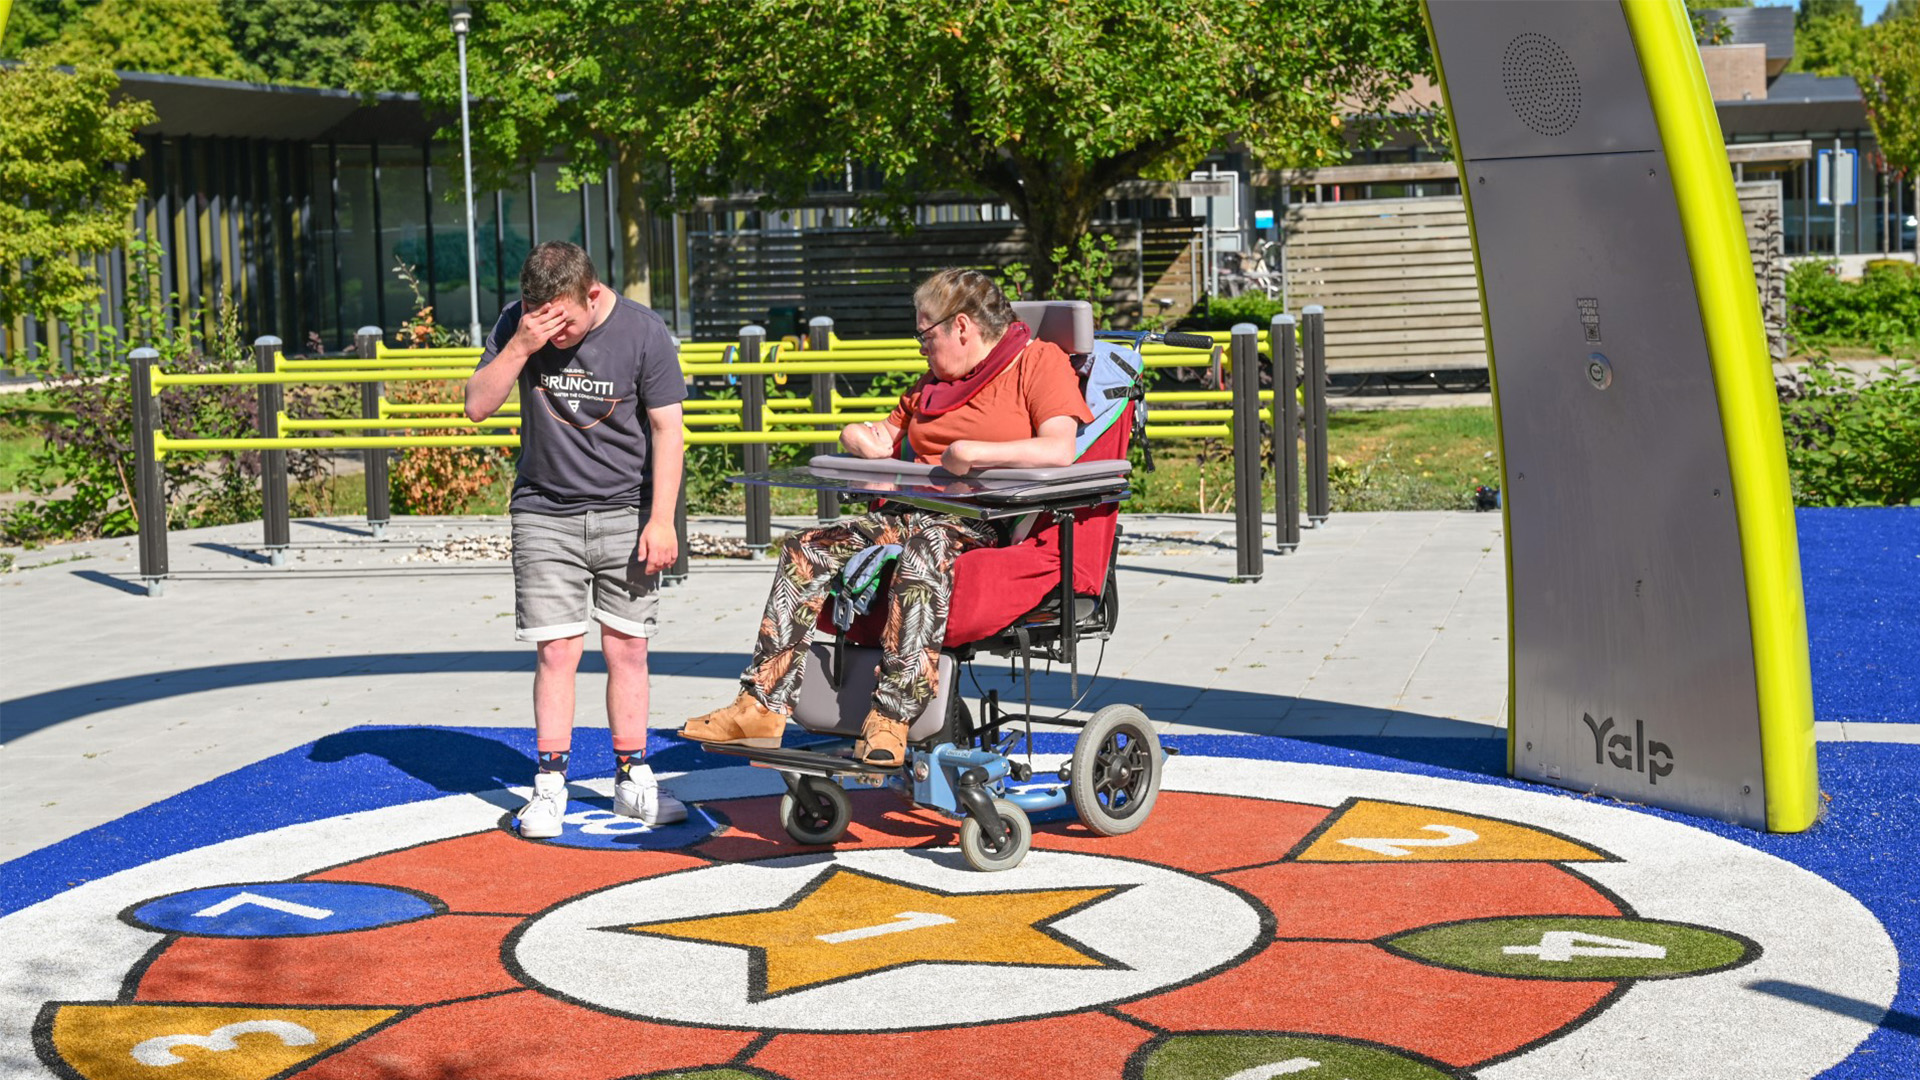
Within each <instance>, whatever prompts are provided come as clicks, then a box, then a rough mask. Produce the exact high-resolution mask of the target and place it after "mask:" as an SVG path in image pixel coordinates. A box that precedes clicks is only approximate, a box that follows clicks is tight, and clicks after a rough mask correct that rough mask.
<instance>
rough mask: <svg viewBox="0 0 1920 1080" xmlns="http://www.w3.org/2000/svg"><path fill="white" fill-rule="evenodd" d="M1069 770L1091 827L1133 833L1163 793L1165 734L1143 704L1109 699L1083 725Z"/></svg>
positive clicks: (1077, 806)
mask: <svg viewBox="0 0 1920 1080" xmlns="http://www.w3.org/2000/svg"><path fill="white" fill-rule="evenodd" d="M1063 771H1064V772H1065V773H1066V776H1067V793H1068V795H1069V796H1070V797H1071V798H1072V800H1073V808H1074V810H1075V811H1076V812H1077V813H1079V815H1080V820H1081V821H1083V822H1085V823H1086V826H1087V828H1089V829H1092V830H1093V831H1094V832H1096V833H1099V834H1100V835H1101V836H1119V835H1120V834H1121V833H1130V832H1132V831H1133V830H1135V829H1137V828H1139V827H1140V826H1141V825H1142V824H1143V823H1144V822H1145V821H1146V820H1147V813H1148V812H1149V811H1151V810H1152V809H1153V801H1154V800H1155V799H1156V798H1158V797H1159V795H1160V736H1158V735H1156V734H1154V731H1153V723H1152V722H1151V721H1149V720H1148V719H1147V714H1145V713H1143V712H1141V711H1140V710H1139V709H1136V708H1134V707H1133V706H1131V705H1109V706H1107V707H1106V708H1104V709H1101V710H1100V711H1099V712H1098V713H1095V714H1094V717H1093V719H1092V720H1089V721H1088V722H1087V726H1086V727H1085V728H1083V729H1081V731H1080V738H1079V740H1078V741H1077V742H1075V743H1074V744H1073V760H1072V761H1071V762H1069V763H1068V767H1067V768H1066V769H1065V770H1063Z"/></svg>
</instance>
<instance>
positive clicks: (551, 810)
mask: <svg viewBox="0 0 1920 1080" xmlns="http://www.w3.org/2000/svg"><path fill="white" fill-rule="evenodd" d="M566 813H567V776H566V774H565V773H557V772H543V773H535V774H534V775H533V798H532V799H531V800H529V801H528V802H527V805H525V806H523V807H521V808H520V814H519V817H520V835H521V836H524V837H526V838H527V839H529V840H549V839H552V838H553V837H556V836H559V835H560V819H561V818H563V817H565V816H566Z"/></svg>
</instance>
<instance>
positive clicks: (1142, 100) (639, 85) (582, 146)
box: [374, 0, 1430, 294]
mask: <svg viewBox="0 0 1920 1080" xmlns="http://www.w3.org/2000/svg"><path fill="white" fill-rule="evenodd" d="M374 19H375V22H376V48H375V51H376V53H377V54H378V55H380V56H382V57H383V58H385V59H386V60H387V61H388V67H387V75H388V77H387V79H386V80H384V81H389V82H392V81H403V82H404V83H405V84H406V85H407V86H408V87H409V88H412V89H417V90H418V91H419V92H420V93H421V94H422V96H423V98H425V99H426V100H428V101H430V102H432V103H435V104H441V105H453V104H455V103H456V102H457V89H456V87H457V83H456V82H455V71H454V60H453V52H452V50H451V49H449V48H448V47H447V44H448V37H449V35H448V32H447V29H446V25H447V24H446V9H445V8H444V7H442V6H440V5H438V4H433V3H424V2H422V3H414V4H406V5H387V6H383V7H381V8H379V9H377V11H376V12H375V13H374ZM470 55H471V59H470V68H471V70H472V73H473V95H474V98H475V101H476V105H475V108H476V111H477V115H476V118H475V123H474V130H475V132H476V134H477V135H478V136H479V149H480V151H481V152H483V153H484V155H485V156H486V157H487V158H489V159H490V161H491V162H493V163H494V164H495V165H496V166H498V165H501V164H508V163H521V162H524V161H526V160H527V159H529V158H532V157H535V156H538V155H540V154H543V153H547V152H550V151H553V150H559V149H563V150H565V151H567V154H568V157H569V160H570V162H571V163H572V165H573V167H574V168H575V169H576V170H578V171H579V172H580V173H582V174H586V175H592V174H594V173H596V172H597V171H598V170H599V169H601V168H603V167H604V165H605V163H606V161H607V154H608V150H609V147H610V146H611V147H612V148H613V150H614V152H615V153H617V154H619V155H621V156H622V157H623V158H625V159H626V160H628V161H633V160H644V161H645V163H646V169H645V172H644V174H642V176H641V179H642V180H644V182H645V183H646V184H647V186H648V190H649V191H650V193H651V194H652V195H653V196H654V197H655V198H656V199H674V200H685V199H688V198H690V197H693V196H697V195H704V194H726V193H730V192H732V191H735V190H738V189H740V188H743V187H744V188H747V189H750V190H756V191H759V192H763V193H764V195H765V199H766V201H767V202H769V203H770V204H777V203H788V204H791V203H792V202H794V201H797V200H798V199H800V198H801V197H802V196H803V195H805V194H806V193H807V191H808V190H809V189H810V188H811V187H813V186H815V185H821V184H831V185H833V187H834V188H835V189H838V188H841V187H842V186H844V180H845V177H846V174H847V171H848V169H849V168H850V167H852V166H856V165H857V166H858V167H860V168H861V169H862V170H863V174H864V175H869V176H872V177H874V178H875V180H876V183H877V191H876V192H874V193H872V194H871V197H870V198H869V199H868V200H867V202H866V208H867V209H868V210H869V211H871V212H872V213H873V214H874V215H876V216H877V217H881V218H887V217H892V218H894V219H896V220H897V219H898V215H899V213H900V211H901V210H902V209H903V208H904V207H906V206H907V205H909V204H910V202H911V201H912V200H913V199H914V198H915V197H916V196H917V195H920V194H923V193H925V192H926V191H929V190H938V189H953V188H959V189H966V190H969V191H973V192H986V193H991V194H992V195H993V196H997V197H999V198H1001V199H1004V200H1005V201H1006V202H1007V203H1008V204H1009V205H1010V206H1011V207H1012V208H1013V210H1014V212H1015V213H1016V214H1017V215H1018V216H1019V217H1020V219H1021V220H1022V222H1023V223H1024V224H1025V225H1026V227H1027V229H1028V233H1029V236H1030V237H1031V241H1032V251H1033V254H1032V258H1031V261H1030V265H1031V269H1032V272H1033V278H1034V284H1035V286H1036V287H1037V288H1038V290H1039V291H1040V292H1041V293H1042V294H1044V293H1045V292H1046V291H1047V289H1048V287H1049V285H1050V284H1051V282H1052V279H1053V276H1054V272H1055V265H1054V261H1053V252H1054V251H1055V250H1057V249H1062V248H1071V247H1072V246H1073V245H1074V244H1075V243H1076V242H1077V241H1078V238H1079V237H1080V236H1082V235H1084V234H1085V233H1086V231H1087V226H1088V224H1089V222H1090V221H1091V219H1092V216H1093V214H1094V212H1095V210H1096V209H1097V208H1098V206H1099V204H1100V202H1101V201H1102V199H1103V198H1104V197H1105V195H1106V193H1107V191H1108V190H1109V189H1110V188H1111V186H1112V185H1113V184H1114V183H1115V182H1117V181H1120V180H1123V179H1127V178H1130V177H1133V176H1138V175H1145V176H1160V177H1170V176H1175V175H1180V174H1182V173H1183V172H1184V171H1185V170H1186V169H1187V168H1189V167H1191V166H1192V165H1193V164H1194V163H1196V162H1197V161H1199V160H1200V158H1201V157H1203V156H1204V155H1205V154H1206V153H1208V152H1209V151H1213V150H1218V149H1221V148H1224V147H1227V146H1229V145H1234V144H1239V145H1244V146H1245V147H1246V148H1247V149H1248V150H1249V151H1250V152H1251V154H1252V156H1253V157H1254V159H1255V160H1256V161H1257V162H1258V163H1260V164H1262V165H1267V166H1293V165H1312V164H1333V163H1335V162H1338V161H1340V160H1342V159H1344V158H1345V157H1346V155H1347V153H1348V147H1349V145H1350V144H1351V143H1352V142H1354V141H1360V142H1365V141H1366V140H1367V139H1368V138H1369V137H1370V136H1371V135H1373V134H1376V133H1377V132H1378V131H1379V128H1378V127H1377V126H1376V125H1377V122H1378V121H1377V118H1378V117H1379V114H1380V113H1381V112H1382V111H1383V110H1384V107H1385V105H1386V103H1387V102H1388V100H1389V99H1390V98H1391V97H1392V96H1393V95H1394V94H1395V93H1396V92H1398V91H1400V90H1402V89H1405V88H1406V87H1407V86H1408V85H1409V82H1410V75H1411V73H1414V72H1420V71H1425V70H1427V69H1428V67H1429V65H1430V60H1429V58H1428V56H1427V49H1426V37H1425V33H1424V31H1423V30H1422V28H1421V23H1420V16H1419V12H1418V10H1417V8H1416V7H1415V5H1414V4H1413V3H1412V2H1411V0H1267V2H1259V3H1253V2H1248V0H1097V2H1096V0H1085V2H1078V3H1072V4H1064V3H1051V4H1036V3H1030V2H1024V0H985V2H981V3H975V4H960V3H924V4H899V3H892V2H888V0H842V2H839V3H834V4H818V3H812V2H805V0H741V2H738V3H732V4H715V3H711V2H709V0H653V2H650V3H645V4H631V3H623V2H616V0H567V2H565V3H540V2H515V0H493V2H490V3H481V4H476V5H475V14H474V24H473V32H472V39H471V44H470Z"/></svg>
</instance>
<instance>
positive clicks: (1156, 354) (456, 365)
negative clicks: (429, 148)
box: [153, 331, 1273, 455]
mask: <svg viewBox="0 0 1920 1080" xmlns="http://www.w3.org/2000/svg"><path fill="white" fill-rule="evenodd" d="M1207 336H1210V337H1212V338H1213V339H1214V340H1215V341H1216V342H1218V343H1221V344H1222V345H1224V343H1225V341H1226V340H1227V339H1228V338H1229V336H1230V335H1229V334H1228V333H1227V332H1226V331H1214V332H1211V333H1210V334H1208V335H1207ZM1266 336H1267V335H1266V332H1265V331H1262V332H1261V338H1262V340H1263V341H1264V340H1265V338H1266ZM832 342H833V343H832V345H831V346H830V347H829V348H827V349H825V350H812V351H803V350H791V349H789V350H785V354H786V356H787V357H789V358H785V359H783V358H782V352H783V350H782V347H781V343H779V342H777V341H776V342H769V343H768V344H767V358H766V359H764V360H761V361H758V362H755V363H751V364H746V363H736V362H732V361H733V357H734V356H736V355H738V348H737V346H736V345H734V344H732V343H719V342H700V343H688V344H684V345H682V346H681V350H680V360H681V365H680V366H681V370H682V372H683V373H685V374H686V375H687V376H688V377H690V378H695V377H697V378H725V377H728V376H735V377H737V376H755V375H772V376H775V379H776V382H783V381H784V377H785V376H788V375H814V374H831V375H874V374H886V373H891V372H916V371H921V370H924V369H925V364H926V359H925V357H924V356H922V355H921V353H920V348H919V345H918V344H917V343H916V342H914V341H913V339H911V338H899V339H872V340H865V341H842V340H840V339H837V338H835V339H832ZM1141 354H1142V361H1143V363H1144V365H1145V366H1146V367H1149V368H1164V367H1205V366H1209V365H1211V364H1212V363H1213V362H1215V359H1216V357H1217V358H1218V361H1219V362H1220V364H1221V365H1222V367H1223V368H1227V367H1228V366H1229V365H1228V363H1227V358H1226V356H1225V355H1224V348H1223V349H1221V350H1218V351H1217V352H1216V354H1214V355H1208V354H1203V353H1199V352H1196V351H1195V350H1192V349H1179V348H1174V347H1172V346H1165V345H1148V346H1145V347H1144V348H1143V349H1142V350H1141ZM480 355H481V350H479V349H478V348H471V347H468V348H439V349H389V348H388V347H387V346H386V345H385V344H384V343H382V344H381V345H379V346H378V347H377V349H376V351H375V354H374V356H373V357H370V358H366V357H361V358H354V357H348V358H334V359H318V360H313V359H297V358H289V357H286V356H283V355H279V354H276V355H275V356H274V370H273V371H271V372H231V373H191V374H190V373H174V372H166V371H160V370H155V371H154V372H153V391H154V393H155V394H158V393H159V392H160V391H161V389H163V388H165V387H169V386H247V385H263V384H289V383H312V384H326V383H368V382H401V381H443V382H445V381H453V380H464V379H466V378H468V377H469V376H471V374H472V372H473V365H474V363H475V362H476V361H477V360H478V359H479V357H480ZM1260 399H1261V401H1262V402H1263V403H1265V404H1268V405H1270V404H1271V402H1272V399H1273V394H1272V392H1271V391H1263V392H1262V393H1261V394H1260ZM1231 400H1232V394H1231V393H1230V392H1229V391H1225V390H1212V391H1190V390H1187V391H1167V392H1152V393H1149V394H1147V395H1146V402H1147V405H1148V407H1149V410H1150V411H1149V416H1150V422H1149V423H1148V424H1147V426H1146V436H1147V438H1149V439H1203V438H1230V437H1231V436H1232V427H1231V421H1232V418H1233V410H1232V409H1230V408H1228V409H1207V408H1191V407H1188V408H1177V407H1174V406H1195V405H1210V404H1211V405H1224V404H1227V403H1228V402H1230V401H1231ZM896 401H897V398H894V397H891V396H886V395H878V396H876V395H864V396H855V395H842V394H840V393H839V392H837V391H835V392H834V393H833V396H832V402H833V408H832V410H831V411H829V412H820V411H817V410H816V409H815V407H814V405H813V402H812V400H811V399H810V398H801V397H795V398H774V399H771V400H769V401H767V402H765V403H764V405H763V407H762V410H761V423H760V426H761V428H762V429H763V430H760V431H746V430H726V429H737V428H738V427H739V425H740V423H741V415H740V414H741V410H742V408H743V405H742V403H741V402H740V401H738V400H729V399H703V400H689V401H687V402H685V403H684V408H685V412H686V415H685V419H684V428H685V431H686V438H687V442H688V444H689V445H694V446H699V445H742V444H781V443H788V444H811V443H822V442H837V441H838V440H839V437H840V429H841V428H843V427H845V426H846V425H847V424H851V423H858V422H863V421H869V420H883V419H885V418H886V417H887V416H888V415H889V414H890V413H891V411H892V408H893V406H894V404H895V403H896ZM519 411H520V407H519V406H518V405H517V404H515V403H508V404H506V405H504V406H502V408H501V409H500V410H499V413H500V414H501V415H496V416H493V417H489V418H488V419H485V420H481V421H478V422H475V421H472V420H469V419H467V418H466V417H465V416H463V415H461V406H460V404H459V403H458V402H419V403H415V402H407V403H403V402H392V401H388V400H387V399H385V398H384V397H382V398H380V399H379V401H378V416H375V417H356V418H352V419H339V420H327V419H305V418H294V417H290V416H287V415H286V414H285V413H284V412H283V413H280V414H279V415H278V416H277V418H276V419H277V421H278V425H279V427H278V430H279V431H280V432H282V433H303V432H304V433H311V432H360V431H389V430H392V429H396V428H398V429H402V430H403V431H409V432H431V431H448V432H450V433H449V434H445V435H436V434H399V435H390V434H381V435H362V434H333V435H318V434H307V435H301V436H294V435H288V434H281V435H279V436H277V437H273V438H267V437H263V436H255V437H248V438H230V439H176V438H173V437H171V436H168V435H166V434H164V433H161V432H156V433H155V435H154V448H155V450H156V452H157V453H159V454H162V455H164V454H166V453H179V452H232V451H239V450H292V449H323V448H324V449H332V450H367V449H382V448H405V447H410V446H419V447H447V446H465V447H489V446H501V447H517V446H518V445H519V442H520V439H519V435H518V434H517V433H513V434H498V435H495V434H486V433H485V432H488V431H496V430H500V429H514V428H517V427H518V426H519V425H520V423H521V421H520V420H519V419H518V413H519ZM1259 415H1260V419H1261V420H1263V421H1270V420H1271V419H1272V410H1271V408H1263V409H1261V410H1260V414H1259ZM796 429H804V430H796Z"/></svg>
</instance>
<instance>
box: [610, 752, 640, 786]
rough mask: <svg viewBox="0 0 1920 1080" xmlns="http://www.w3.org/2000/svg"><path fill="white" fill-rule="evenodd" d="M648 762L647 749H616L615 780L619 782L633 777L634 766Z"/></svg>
mask: <svg viewBox="0 0 1920 1080" xmlns="http://www.w3.org/2000/svg"><path fill="white" fill-rule="evenodd" d="M646 763H647V752H646V751H645V750H624V751H623V750H615V751H614V752H613V768H614V774H613V782H614V783H616V784H618V783H622V782H624V781H627V780H630V779H632V778H633V768H634V766H636V765H644V764H646Z"/></svg>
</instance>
